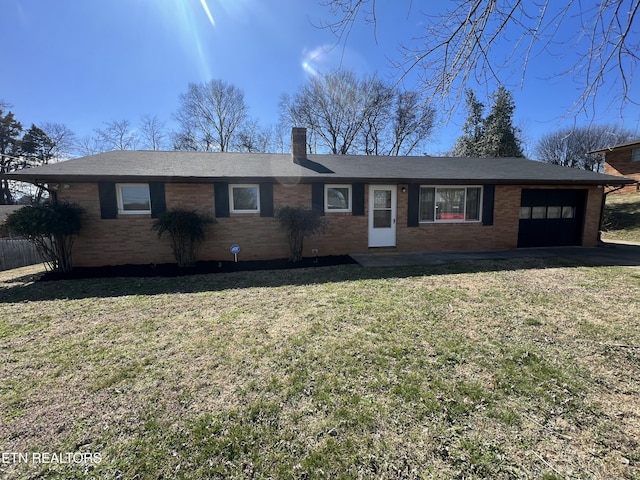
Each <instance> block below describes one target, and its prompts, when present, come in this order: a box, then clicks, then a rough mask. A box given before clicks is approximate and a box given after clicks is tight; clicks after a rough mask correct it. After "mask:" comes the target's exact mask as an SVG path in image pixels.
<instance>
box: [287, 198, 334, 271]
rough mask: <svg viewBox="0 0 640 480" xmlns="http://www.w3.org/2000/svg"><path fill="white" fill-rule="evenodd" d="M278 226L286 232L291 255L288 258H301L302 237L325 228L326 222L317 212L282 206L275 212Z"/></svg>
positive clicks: (293, 259)
mask: <svg viewBox="0 0 640 480" xmlns="http://www.w3.org/2000/svg"><path fill="white" fill-rule="evenodd" d="M276 219H277V220H278V222H279V223H280V226H281V227H282V228H283V229H284V230H285V231H286V232H287V237H288V241H289V249H290V250H291V255H290V256H289V260H291V261H292V262H298V261H300V260H302V251H303V248H304V245H303V244H304V237H308V236H309V235H312V234H314V233H316V232H322V233H324V231H325V230H326V222H325V221H324V219H323V218H322V217H321V216H320V214H319V213H317V212H315V211H313V210H307V209H305V208H301V207H282V208H281V209H279V210H278V213H277V214H276Z"/></svg>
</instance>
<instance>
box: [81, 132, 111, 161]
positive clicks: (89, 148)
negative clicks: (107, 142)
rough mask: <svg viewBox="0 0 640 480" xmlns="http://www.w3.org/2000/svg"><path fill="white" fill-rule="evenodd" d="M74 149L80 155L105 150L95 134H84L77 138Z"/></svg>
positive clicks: (93, 153)
mask: <svg viewBox="0 0 640 480" xmlns="http://www.w3.org/2000/svg"><path fill="white" fill-rule="evenodd" d="M74 149H75V151H76V152H77V153H78V154H79V155H80V156H86V155H95V154H96V153H102V152H104V151H105V150H107V149H105V148H104V145H103V144H102V142H100V140H99V139H98V137H96V136H95V135H85V136H84V137H81V138H79V139H77V140H76V142H75V145H74Z"/></svg>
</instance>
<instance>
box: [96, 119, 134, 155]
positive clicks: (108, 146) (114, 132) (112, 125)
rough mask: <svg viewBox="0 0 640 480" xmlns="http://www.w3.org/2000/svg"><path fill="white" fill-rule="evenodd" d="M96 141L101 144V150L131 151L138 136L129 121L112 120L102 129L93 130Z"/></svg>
mask: <svg viewBox="0 0 640 480" xmlns="http://www.w3.org/2000/svg"><path fill="white" fill-rule="evenodd" d="M95 132H96V136H97V139H98V140H99V141H100V142H101V143H102V144H103V150H133V149H135V148H136V145H137V142H138V136H137V134H136V132H135V131H134V130H133V129H132V127H131V122H129V120H112V121H111V122H106V123H105V127H104V128H97V129H96V130H95Z"/></svg>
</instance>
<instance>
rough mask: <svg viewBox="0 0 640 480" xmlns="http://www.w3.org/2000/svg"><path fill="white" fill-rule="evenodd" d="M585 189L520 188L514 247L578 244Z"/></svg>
mask: <svg viewBox="0 0 640 480" xmlns="http://www.w3.org/2000/svg"><path fill="white" fill-rule="evenodd" d="M586 200H587V190H583V189H578V190H542V189H537V190H534V189H524V190H522V199H521V201H520V228H519V230H518V247H559V246H567V245H582V230H583V225H584V211H585V205H586Z"/></svg>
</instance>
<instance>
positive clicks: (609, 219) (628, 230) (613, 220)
mask: <svg viewBox="0 0 640 480" xmlns="http://www.w3.org/2000/svg"><path fill="white" fill-rule="evenodd" d="M604 212H605V216H604V223H603V229H604V235H603V238H604V240H605V241H606V240H623V241H630V242H637V243H640V193H633V194H628V195H616V194H611V195H608V196H607V203H606V205H605V209H604Z"/></svg>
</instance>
